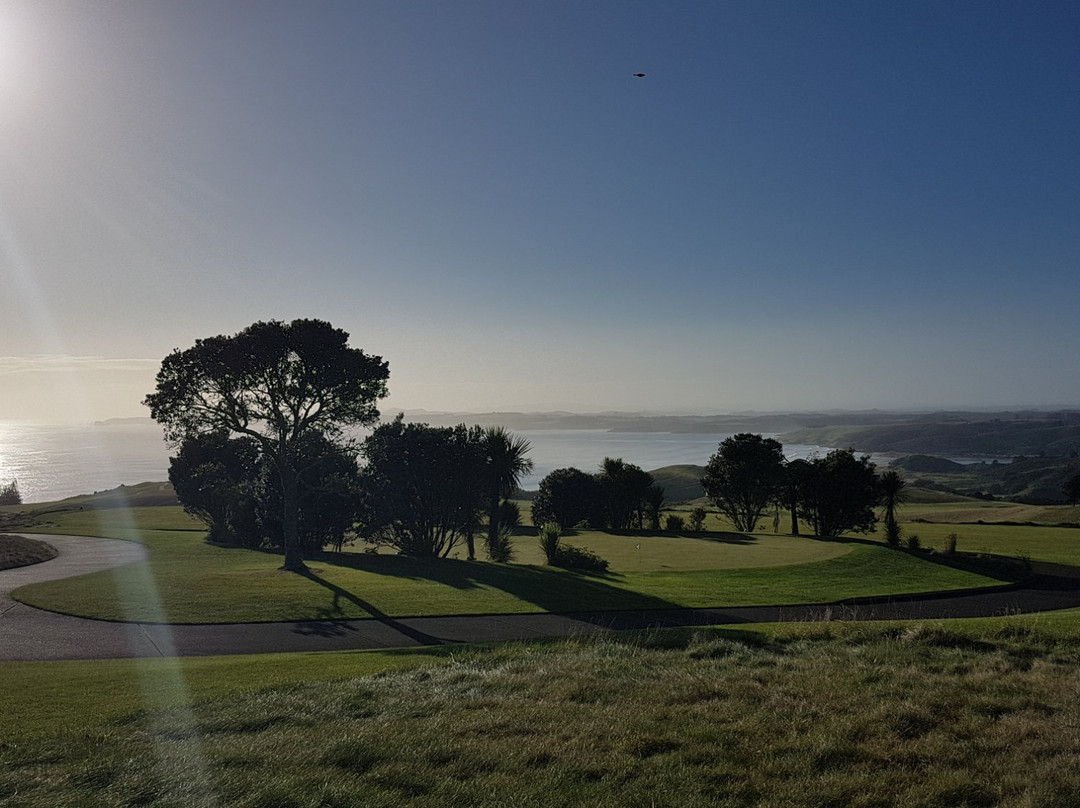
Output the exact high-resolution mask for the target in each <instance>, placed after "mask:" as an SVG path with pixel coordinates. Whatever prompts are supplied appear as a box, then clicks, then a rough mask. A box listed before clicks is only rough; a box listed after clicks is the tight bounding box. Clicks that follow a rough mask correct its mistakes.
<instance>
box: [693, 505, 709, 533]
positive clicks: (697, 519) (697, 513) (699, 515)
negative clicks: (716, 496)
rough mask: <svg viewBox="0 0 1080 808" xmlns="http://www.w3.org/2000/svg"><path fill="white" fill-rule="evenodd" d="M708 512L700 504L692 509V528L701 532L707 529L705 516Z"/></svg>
mask: <svg viewBox="0 0 1080 808" xmlns="http://www.w3.org/2000/svg"><path fill="white" fill-rule="evenodd" d="M707 513H708V512H707V511H706V510H705V509H704V508H702V507H701V506H700V505H699V506H698V507H696V508H694V510H692V511H690V529H691V530H693V531H695V532H700V531H702V530H704V529H705V516H706V514H707Z"/></svg>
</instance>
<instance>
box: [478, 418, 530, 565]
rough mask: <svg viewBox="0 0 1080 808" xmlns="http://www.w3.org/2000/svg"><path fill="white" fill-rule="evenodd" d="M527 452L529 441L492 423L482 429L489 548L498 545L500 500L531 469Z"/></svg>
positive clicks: (511, 491)
mask: <svg viewBox="0 0 1080 808" xmlns="http://www.w3.org/2000/svg"><path fill="white" fill-rule="evenodd" d="M528 453H529V441H528V440H526V439H525V438H519V437H515V436H514V435H513V434H511V433H510V432H509V431H508V430H507V429H505V428H504V427H501V426H492V427H488V428H487V429H486V430H484V454H485V456H486V460H487V464H486V467H485V472H486V473H485V475H484V476H485V481H484V482H485V488H486V489H487V513H488V535H487V545H488V551H489V554H490V551H491V549H492V548H494V547H498V546H499V534H500V530H501V524H500V514H501V512H502V511H501V507H500V506H501V503H502V501H503V500H504V499H506V498H507V497H509V496H511V495H512V494H513V493H514V491H515V490H516V489H517V487H518V484H519V483H520V482H521V478H522V477H524V476H525V475H526V474H528V473H529V472H530V471H532V468H533V462H532V460H530V459H529V458H527V457H526V456H525V455H527V454H528ZM469 545H470V546H469V558H473V556H474V550H473V548H472V546H471V545H472V542H471V541H470V542H469Z"/></svg>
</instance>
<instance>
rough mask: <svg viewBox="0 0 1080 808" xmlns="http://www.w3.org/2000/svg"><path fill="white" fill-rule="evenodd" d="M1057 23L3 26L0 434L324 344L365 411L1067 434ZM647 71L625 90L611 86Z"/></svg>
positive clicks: (366, 16)
mask: <svg viewBox="0 0 1080 808" xmlns="http://www.w3.org/2000/svg"><path fill="white" fill-rule="evenodd" d="M1078 42H1080V5H1077V4H1075V3H1047V2H1042V3H1040V2H1032V3H992V2H979V3H944V2H936V1H935V2H906V3H865V2H845V3H840V2H814V3H790V2H770V3H758V2H755V3H750V2H740V3H724V2H702V3H692V2H679V3H636V2H594V3H582V2H565V3H562V2H530V3H525V2H492V3H479V2H454V3H447V2H318V3H307V2H265V1H260V2H223V1H222V0H213V2H200V1H199V0H186V1H185V2H183V3H175V2H164V0H158V1H156V2H155V0H140V2H137V3H136V2H117V1H116V0H98V1H97V2H89V1H88V0H85V1H84V2H56V1H55V0H33V1H32V2H29V1H25V0H0V104H2V105H3V106H2V108H0V110H2V112H0V283H2V287H0V288H2V289H3V295H2V297H0V318H2V319H0V329H2V330H0V338H2V343H0V377H2V378H3V383H2V384H0V419H3V418H37V419H42V418H48V419H55V420H87V419H90V418H102V417H109V416H110V415H116V416H123V415H139V414H144V412H145V411H144V410H143V409H142V408H141V406H140V405H139V401H140V399H141V397H142V395H143V394H144V393H145V392H147V391H148V390H149V389H150V387H151V386H152V378H153V373H154V370H155V369H156V365H157V363H158V362H159V361H160V359H161V358H162V357H163V356H164V355H165V354H166V353H167V352H168V351H170V350H172V349H173V348H176V347H187V346H189V345H191V344H192V343H193V342H194V340H195V339H197V338H199V337H203V336H208V335H211V334H218V333H233V332H235V331H238V330H240V329H241V328H243V327H244V326H246V325H248V324H250V323H251V322H253V321H254V320H257V319H268V318H280V319H291V318H293V317H320V318H323V319H327V320H329V321H331V322H332V323H334V324H335V325H338V326H341V327H343V328H345V329H346V330H348V331H349V332H350V333H351V334H352V335H353V344H354V345H358V346H360V347H363V348H365V349H366V350H368V351H369V352H372V353H377V354H380V355H382V356H383V357H384V358H386V359H387V360H388V361H389V363H390V369H391V379H390V388H391V401H390V402H389V403H388V406H387V409H393V408H395V407H396V408H427V409H457V410H491V409H528V410H536V409H551V408H563V409H576V410H579V411H595V410H601V409H623V410H637V409H648V410H657V411H670V412H705V413H712V412H726V411H732V410H742V409H751V408H753V409H761V410H777V409H808V408H818V407H840V408H864V407H882V408H904V407H960V406H963V407H967V406H1018V405H1047V406H1057V405H1072V406H1080V392H1078V391H1080V385H1078V382H1080V351H1077V350H1076V345H1077V343H1078V338H1080V320H1078V309H1080V306H1078V304H1080V283H1078V282H1077V277H1078V275H1080V272H1078V270H1080V146H1078V144H1080V46H1078V45H1077V43H1078ZM639 71H640V72H644V73H646V74H647V76H646V77H645V78H644V79H635V78H633V77H632V75H631V74H632V73H635V72H639Z"/></svg>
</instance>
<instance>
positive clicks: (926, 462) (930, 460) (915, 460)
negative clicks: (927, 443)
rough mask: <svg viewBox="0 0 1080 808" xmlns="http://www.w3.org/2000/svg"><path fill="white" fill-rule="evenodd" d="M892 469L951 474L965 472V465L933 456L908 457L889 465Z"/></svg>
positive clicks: (898, 459)
mask: <svg viewBox="0 0 1080 808" xmlns="http://www.w3.org/2000/svg"><path fill="white" fill-rule="evenodd" d="M889 467H890V468H894V469H902V470H904V471H911V472H916V473H921V474H950V473H954V472H960V471H963V470H964V464H963V463H957V462H955V461H953V460H949V459H948V458H945V457H933V456H932V455H921V454H920V455H907V456H906V457H898V458H897V459H896V460H894V461H892V462H891V463H889Z"/></svg>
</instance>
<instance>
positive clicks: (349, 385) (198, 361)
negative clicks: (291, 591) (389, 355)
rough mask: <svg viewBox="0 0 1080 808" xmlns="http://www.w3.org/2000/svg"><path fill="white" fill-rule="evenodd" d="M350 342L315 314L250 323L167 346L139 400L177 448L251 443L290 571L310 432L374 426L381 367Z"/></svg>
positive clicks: (332, 435) (296, 557)
mask: <svg viewBox="0 0 1080 808" xmlns="http://www.w3.org/2000/svg"><path fill="white" fill-rule="evenodd" d="M348 339H349V335H348V333H346V332H345V331H342V330H341V329H339V328H334V327H333V326H331V325H330V324H329V323H326V322H323V321H321V320H293V321H292V322H290V323H283V322H280V321H277V320H271V321H269V322H257V323H254V324H252V325H250V326H248V327H247V328H246V329H244V330H243V331H241V332H239V333H238V334H235V335H233V336H217V337H209V338H207V339H201V340H197V341H196V343H195V345H194V347H192V348H188V349H187V350H183V351H181V350H176V351H173V353H171V354H169V355H168V356H167V357H165V359H164V360H163V361H162V363H161V369H160V370H159V371H158V374H157V384H156V390H155V392H153V393H151V394H149V395H148V396H147V397H146V401H145V403H146V405H147V406H149V407H150V414H151V415H152V416H153V417H154V419H155V420H156V421H157V422H158V423H160V424H161V425H162V426H163V427H164V428H165V436H166V438H167V439H168V440H169V441H171V442H172V443H174V445H178V444H179V443H181V442H182V441H184V440H185V439H188V438H191V437H194V436H196V435H201V434H205V433H207V432H223V433H226V434H228V435H230V436H232V435H243V436H247V437H249V438H251V439H253V440H254V441H255V442H256V443H257V444H258V446H259V452H260V455H261V457H262V459H263V461H264V462H265V463H267V464H268V466H269V468H271V469H272V470H273V472H274V476H275V478H276V480H275V482H276V484H277V485H279V486H280V489H281V497H282V499H281V502H282V534H283V538H284V545H285V563H284V568H285V569H288V570H295V571H302V570H304V569H306V566H305V564H304V560H303V551H302V547H301V543H300V535H299V530H298V518H299V498H300V470H299V469H298V463H299V459H298V456H299V452H300V447H301V444H302V441H303V440H304V438H305V437H306V436H307V435H308V434H309V433H312V432H315V433H319V434H322V435H323V436H325V437H326V438H327V439H329V440H339V439H340V438H341V437H342V430H343V429H344V428H345V427H350V426H366V425H369V424H372V423H374V422H375V421H377V420H378V417H379V412H378V410H377V409H376V407H375V404H376V402H377V401H378V400H379V399H380V398H382V397H383V396H385V395H386V380H387V378H388V377H389V375H390V372H389V369H388V367H387V364H386V363H385V362H384V361H383V360H382V359H381V358H380V357H378V356H368V355H367V354H365V353H364V352H363V351H362V350H360V349H358V348H350V347H349V346H348Z"/></svg>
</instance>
